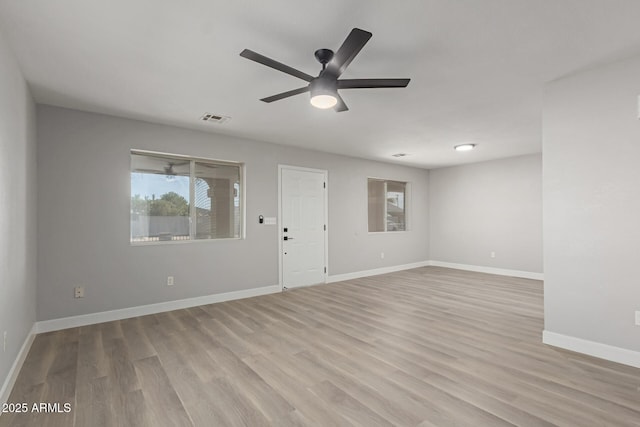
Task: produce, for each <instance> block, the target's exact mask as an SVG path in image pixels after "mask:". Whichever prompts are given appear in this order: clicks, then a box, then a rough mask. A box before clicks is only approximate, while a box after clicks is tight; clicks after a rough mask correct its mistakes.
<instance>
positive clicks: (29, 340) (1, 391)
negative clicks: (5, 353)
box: [0, 323, 36, 415]
mask: <svg viewBox="0 0 640 427" xmlns="http://www.w3.org/2000/svg"><path fill="white" fill-rule="evenodd" d="M35 337H36V325H35V323H34V324H33V326H32V327H31V331H29V334H27V337H26V338H25V339H24V342H23V343H22V347H20V351H19V352H18V355H17V356H16V360H14V361H13V365H11V369H9V373H8V374H7V378H6V379H5V380H4V383H3V384H2V388H0V406H2V405H3V404H4V403H7V402H8V400H9V395H10V394H11V390H13V386H14V384H15V383H16V380H17V379H18V374H19V373H20V370H21V369H22V365H23V364H24V361H25V359H26V358H27V354H29V350H30V349H31V344H33V340H34V339H35ZM0 415H2V411H0Z"/></svg>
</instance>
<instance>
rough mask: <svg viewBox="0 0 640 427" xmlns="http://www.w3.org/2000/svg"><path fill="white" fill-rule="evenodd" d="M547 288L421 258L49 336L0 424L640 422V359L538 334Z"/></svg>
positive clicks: (39, 341) (29, 362)
mask: <svg viewBox="0 0 640 427" xmlns="http://www.w3.org/2000/svg"><path fill="white" fill-rule="evenodd" d="M542 305H543V300H542V283H541V282H539V281H535V280H527V279H516V278H509V277H501V276H493V275H489V274H481V273H471V272H464V271H458V270H451V269H445V268H438V267H425V268H418V269H414V270H408V271H403V272H398V273H392V274H387V275H382V276H375V277H369V278H363V279H357V280H350V281H346V282H341V283H335V284H331V285H321V286H314V287H310V288H304V289H295V290H290V291H287V292H285V293H282V294H275V295H268V296H264V297H257V298H250V299H244V300H239V301H231V302H225V303H220V304H212V305H207V306H201V307H195V308H190V309H185V310H177V311H172V312H168V313H161V314H157V315H151V316H144V317H138V318H134V319H128V320H122V321H115V322H109V323H103V324H99V325H92V326H87V327H81V328H74V329H67V330H64V331H58V332H51V333H45V334H40V335H38V336H37V337H36V339H35V341H34V343H33V346H32V348H31V351H30V352H29V355H28V357H27V359H26V361H25V364H24V366H23V368H22V370H21V372H20V375H19V377H18V380H17V383H16V385H15V387H14V389H13V391H12V394H11V397H10V402H14V403H17V402H26V403H28V404H29V405H31V404H32V403H34V402H49V403H53V402H59V403H70V404H71V406H72V411H71V412H69V413H27V414H4V415H2V416H0V426H11V427H17V426H96V427H98V426H193V425H195V426H307V425H314V426H351V425H356V426H391V425H395V426H474V427H475V426H492V427H493V426H508V425H518V426H551V425H558V426H640V369H635V368H631V367H627V366H624V365H618V364H615V363H610V362H606V361H602V360H599V359H595V358H591V357H588V356H583V355H579V354H576V353H572V352H568V351H563V350H559V349H555V348H553V347H549V346H545V345H544V344H542V343H541V341H542V337H541V333H542V329H543V309H542Z"/></svg>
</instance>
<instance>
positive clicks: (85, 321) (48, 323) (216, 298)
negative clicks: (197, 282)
mask: <svg viewBox="0 0 640 427" xmlns="http://www.w3.org/2000/svg"><path fill="white" fill-rule="evenodd" d="M277 292H281V289H280V285H271V286H264V287H261V288H253V289H245V290H241V291H233V292H226V293H223V294H214V295H205V296H202V297H195V298H187V299H181V300H176V301H167V302H161V303H157V304H148V305H140V306H137V307H129V308H122V309H119V310H111V311H101V312H99V313H90V314H82V315H79V316H71V317H63V318H60V319H52V320H43V321H40V322H36V325H35V328H36V332H37V333H42V332H51V331H58V330H61V329H67V328H75V327H78V326H86V325H93V324H96V323H103V322H111V321H113V320H122V319H129V318H131V317H138V316H145V315H147V314H156V313H162V312H165V311H171V310H180V309H183V308H190V307H197V306H199V305H207V304H213V303H216V302H223V301H231V300H236V299H243V298H250V297H257V296H260V295H267V294H274V293H277Z"/></svg>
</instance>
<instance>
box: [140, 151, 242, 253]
mask: <svg viewBox="0 0 640 427" xmlns="http://www.w3.org/2000/svg"><path fill="white" fill-rule="evenodd" d="M132 155H141V156H151V157H160V158H166V159H172V160H184V161H189V239H186V240H162V241H161V240H158V241H150V242H133V241H131V233H132V229H131V198H132V197H133V195H132V194H131V173H132V172H133V169H132V164H131V161H132V157H131V156H132ZM196 162H199V163H209V164H216V165H222V166H234V167H238V168H239V179H240V198H239V199H240V201H239V202H240V215H239V216H240V233H239V236H238V237H220V238H215V239H213V238H211V239H196V238H195V235H196V233H195V226H194V224H195V223H196V215H197V209H191V208H192V206H191V205H193V204H194V203H195V191H196V188H195V178H197V177H196V175H195V164H196ZM192 201H194V202H192ZM246 230H247V218H246V167H245V163H244V162H236V161H232V160H221V159H212V158H208V157H198V156H189V155H185V154H174V153H166V152H161V151H151V150H142V149H137V148H132V149H130V150H129V245H130V246H155V245H174V244H189V243H212V242H221V241H229V240H244V239H246Z"/></svg>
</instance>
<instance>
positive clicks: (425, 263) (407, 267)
mask: <svg viewBox="0 0 640 427" xmlns="http://www.w3.org/2000/svg"><path fill="white" fill-rule="evenodd" d="M428 265H429V261H420V262H414V263H411V264H401V265H393V266H391V267H382V268H374V269H373V270H364V271H355V272H353V273H344V274H334V275H331V276H329V277H328V278H327V283H335V282H342V281H345V280H352V279H359V278H361V277H369V276H377V275H378V274H387V273H393V272H395V271H402V270H410V269H412V268H418V267H426V266H428Z"/></svg>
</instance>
